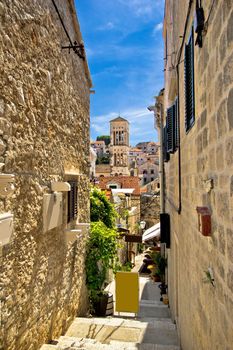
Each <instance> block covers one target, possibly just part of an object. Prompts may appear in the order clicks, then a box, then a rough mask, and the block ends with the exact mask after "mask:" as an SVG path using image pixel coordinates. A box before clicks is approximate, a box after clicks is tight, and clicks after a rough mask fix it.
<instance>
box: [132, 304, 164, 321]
mask: <svg viewBox="0 0 233 350" xmlns="http://www.w3.org/2000/svg"><path fill="white" fill-rule="evenodd" d="M138 317H139V318H140V317H154V318H170V317H171V315H170V310H169V308H168V306H167V305H159V306H158V305H153V304H140V308H139V313H138Z"/></svg>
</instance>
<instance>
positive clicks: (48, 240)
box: [0, 0, 91, 350]
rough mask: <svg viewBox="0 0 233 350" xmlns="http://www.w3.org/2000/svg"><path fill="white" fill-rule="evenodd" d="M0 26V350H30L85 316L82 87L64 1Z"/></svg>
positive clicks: (7, 0) (31, 8)
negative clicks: (79, 317) (77, 316)
mask: <svg viewBox="0 0 233 350" xmlns="http://www.w3.org/2000/svg"><path fill="white" fill-rule="evenodd" d="M59 16H60V17H59ZM0 23H1V31H0V163H1V164H0V242H1V244H0V303H1V311H0V313H1V317H0V322H1V327H0V348H1V349H4V350H7V349H9V350H29V349H30V350H37V349H39V348H40V345H41V344H43V343H45V342H47V341H49V340H51V339H54V338H56V337H58V336H59V335H61V334H62V333H63V334H64V332H65V330H66V329H67V327H68V326H69V324H70V322H71V321H72V319H73V318H74V317H75V316H76V315H80V314H82V315H84V314H85V313H86V312H87V309H88V295H87V290H86V285H85V269H84V266H85V249H86V248H85V246H86V238H87V229H88V225H89V224H88V223H89V221H90V220H89V93H90V92H89V89H90V87H91V78H90V74H89V70H88V65H87V61H86V57H85V52H84V49H83V46H82V36H81V33H80V28H79V23H78V20H77V17H76V12H75V7H74V1H73V0H55V1H51V0H38V1H31V0H24V1H20V0H19V1H17V0H16V1H13V2H12V1H11V0H0ZM63 25H64V26H65V28H66V32H65V31H64V28H63ZM74 42H76V43H74ZM70 44H72V45H75V47H74V49H73V48H71V49H70V50H69V49H62V46H66V47H67V46H69V45H70ZM77 46H79V47H77ZM69 51H70V52H69Z"/></svg>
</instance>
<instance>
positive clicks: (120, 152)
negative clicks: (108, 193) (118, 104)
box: [110, 116, 129, 175]
mask: <svg viewBox="0 0 233 350" xmlns="http://www.w3.org/2000/svg"><path fill="white" fill-rule="evenodd" d="M110 135H111V144H110V155H111V163H110V164H111V175H116V174H117V175H129V160H128V154H129V122H128V121H127V120H126V119H124V118H122V117H120V116H119V117H117V118H115V119H113V120H111V121H110Z"/></svg>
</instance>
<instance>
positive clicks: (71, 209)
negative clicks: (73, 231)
mask: <svg viewBox="0 0 233 350" xmlns="http://www.w3.org/2000/svg"><path fill="white" fill-rule="evenodd" d="M68 182H69V184H70V191H69V192H68V213H67V222H70V221H73V220H75V219H76V218H77V215H78V190H77V181H68Z"/></svg>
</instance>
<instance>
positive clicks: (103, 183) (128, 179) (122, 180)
mask: <svg viewBox="0 0 233 350" xmlns="http://www.w3.org/2000/svg"><path fill="white" fill-rule="evenodd" d="M98 180H99V184H98V187H99V188H101V189H102V190H106V189H107V185H108V184H110V183H113V182H117V183H119V184H120V185H121V188H134V191H133V194H135V195H139V194H140V184H139V182H140V179H139V177H137V176H106V177H100V178H99V179H98Z"/></svg>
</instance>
